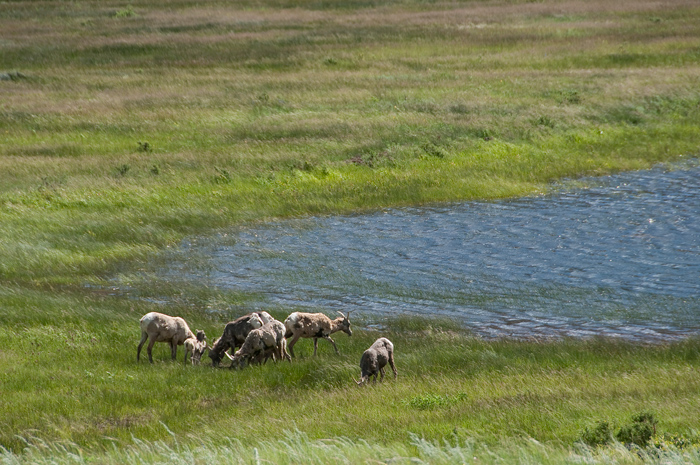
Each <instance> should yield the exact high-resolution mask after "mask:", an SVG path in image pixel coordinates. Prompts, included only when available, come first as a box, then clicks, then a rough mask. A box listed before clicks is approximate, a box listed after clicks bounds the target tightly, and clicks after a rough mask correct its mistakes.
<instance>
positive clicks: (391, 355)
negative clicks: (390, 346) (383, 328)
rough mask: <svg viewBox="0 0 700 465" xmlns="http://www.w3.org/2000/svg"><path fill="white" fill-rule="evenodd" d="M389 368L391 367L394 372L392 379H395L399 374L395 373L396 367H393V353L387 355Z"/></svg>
mask: <svg viewBox="0 0 700 465" xmlns="http://www.w3.org/2000/svg"><path fill="white" fill-rule="evenodd" d="M389 366H391V369H392V370H393V371H394V379H396V377H397V376H399V372H398V371H396V365H394V354H393V353H391V354H389Z"/></svg>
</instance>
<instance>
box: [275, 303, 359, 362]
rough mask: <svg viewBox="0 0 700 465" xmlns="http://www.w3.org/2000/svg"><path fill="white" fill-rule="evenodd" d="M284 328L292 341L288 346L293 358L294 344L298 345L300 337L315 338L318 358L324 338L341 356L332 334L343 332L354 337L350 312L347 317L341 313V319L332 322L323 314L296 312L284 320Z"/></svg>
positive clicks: (286, 335) (287, 336)
mask: <svg viewBox="0 0 700 465" xmlns="http://www.w3.org/2000/svg"><path fill="white" fill-rule="evenodd" d="M338 313H340V312H338ZM284 326H285V327H286V329H287V332H286V334H285V337H286V338H287V339H289V338H291V339H292V340H291V341H290V342H289V344H288V346H289V353H291V354H292V357H294V344H296V343H297V341H298V340H299V338H300V337H304V338H310V337H312V338H314V356H316V350H317V349H318V339H319V338H323V339H325V340H327V341H329V342H330V343H331V344H333V348H334V349H335V353H336V354H340V352H338V347H337V346H336V345H335V341H333V339H331V334H333V333H335V332H337V331H343V332H345V333H347V334H348V336H352V330H351V329H350V312H348V313H347V314H346V315H343V314H342V313H340V317H339V318H336V319H335V320H331V319H330V318H328V317H327V316H326V315H324V314H323V313H302V312H294V313H292V314H291V315H289V316H288V317H287V319H286V320H284Z"/></svg>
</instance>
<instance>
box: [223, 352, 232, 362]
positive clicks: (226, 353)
mask: <svg viewBox="0 0 700 465" xmlns="http://www.w3.org/2000/svg"><path fill="white" fill-rule="evenodd" d="M224 355H225V356H227V357H228V358H230V359H231V360H233V357H231V355H230V354H229V353H228V352H224Z"/></svg>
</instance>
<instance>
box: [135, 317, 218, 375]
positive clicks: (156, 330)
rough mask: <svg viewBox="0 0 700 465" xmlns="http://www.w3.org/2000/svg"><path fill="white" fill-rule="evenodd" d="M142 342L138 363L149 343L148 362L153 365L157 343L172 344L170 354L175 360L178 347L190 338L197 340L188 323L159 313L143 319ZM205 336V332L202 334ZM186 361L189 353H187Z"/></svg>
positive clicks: (138, 353) (139, 348)
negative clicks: (145, 344)
mask: <svg viewBox="0 0 700 465" xmlns="http://www.w3.org/2000/svg"><path fill="white" fill-rule="evenodd" d="M139 324H140V326H141V342H140V343H139V347H138V349H137V350H136V361H137V362H138V361H139V360H140V358H141V348H142V347H143V344H144V343H145V342H146V339H149V341H148V361H149V362H151V363H153V355H152V354H151V351H152V350H153V345H154V344H155V343H156V342H167V343H169V344H170V352H171V354H172V357H173V360H175V357H176V356H177V346H181V345H183V344H184V343H185V341H186V340H187V339H189V338H196V337H195V335H194V334H193V333H192V331H190V327H189V326H187V322H185V320H183V319H182V318H180V317H179V316H175V317H173V316H168V315H164V314H162V313H158V312H150V313H147V314H145V315H144V316H143V317H141V320H140V321H139ZM202 334H204V332H202ZM185 360H187V353H186V352H185Z"/></svg>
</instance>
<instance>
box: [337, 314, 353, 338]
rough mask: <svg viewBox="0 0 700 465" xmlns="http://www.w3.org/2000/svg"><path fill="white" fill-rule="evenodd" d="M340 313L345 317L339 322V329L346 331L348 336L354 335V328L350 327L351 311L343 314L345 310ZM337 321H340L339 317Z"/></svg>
mask: <svg viewBox="0 0 700 465" xmlns="http://www.w3.org/2000/svg"><path fill="white" fill-rule="evenodd" d="M351 311H352V310H351ZM338 314H339V315H340V316H341V317H343V319H342V321H340V322H339V326H338V329H339V331H342V332H344V333H346V334H347V335H348V336H352V330H351V329H350V312H348V313H346V314H343V312H338ZM336 321H338V319H336Z"/></svg>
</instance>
